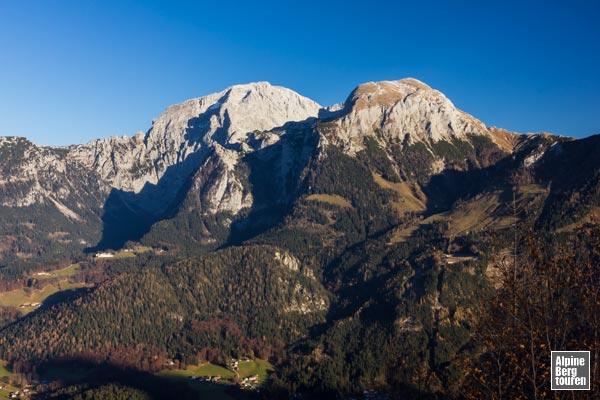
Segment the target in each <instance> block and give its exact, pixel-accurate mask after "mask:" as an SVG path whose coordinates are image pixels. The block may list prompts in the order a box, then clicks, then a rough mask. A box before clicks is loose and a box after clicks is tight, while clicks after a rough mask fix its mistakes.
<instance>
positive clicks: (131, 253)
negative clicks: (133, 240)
mask: <svg viewBox="0 0 600 400" xmlns="http://www.w3.org/2000/svg"><path fill="white" fill-rule="evenodd" d="M153 250H154V249H153V248H152V247H148V246H142V245H139V246H135V247H134V248H133V249H123V250H121V251H118V252H116V253H115V255H114V258H134V257H136V256H137V255H138V254H142V253H147V252H150V251H153Z"/></svg>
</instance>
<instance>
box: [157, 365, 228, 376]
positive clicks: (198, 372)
mask: <svg viewBox="0 0 600 400" xmlns="http://www.w3.org/2000/svg"><path fill="white" fill-rule="evenodd" d="M157 375H158V376H162V377H165V378H189V377H190V376H216V375H221V378H223V379H225V378H233V377H234V376H235V373H233V372H232V371H230V370H228V369H225V368H223V367H219V366H218V365H214V364H210V363H206V364H202V365H200V366H197V365H190V366H188V367H187V368H186V369H173V370H166V371H161V372H159V373H158V374H157Z"/></svg>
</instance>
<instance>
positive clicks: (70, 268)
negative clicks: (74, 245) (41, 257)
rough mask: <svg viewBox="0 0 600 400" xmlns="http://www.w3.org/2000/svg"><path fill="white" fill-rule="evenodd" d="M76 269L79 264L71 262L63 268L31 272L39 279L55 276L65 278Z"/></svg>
mask: <svg viewBox="0 0 600 400" xmlns="http://www.w3.org/2000/svg"><path fill="white" fill-rule="evenodd" d="M78 270H79V264H71V265H69V266H68V267H66V268H63V269H57V270H54V271H42V272H36V273H34V274H33V276H34V277H35V278H36V279H39V280H44V279H51V278H57V277H61V278H66V277H69V276H73V275H75V274H76V273H77V271H78Z"/></svg>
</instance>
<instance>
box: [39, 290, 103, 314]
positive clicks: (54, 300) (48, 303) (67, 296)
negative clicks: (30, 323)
mask: <svg viewBox="0 0 600 400" xmlns="http://www.w3.org/2000/svg"><path fill="white" fill-rule="evenodd" d="M91 290H92V288H85V287H84V288H78V289H69V290H63V291H60V292H56V293H54V294H52V295H50V296H48V297H47V298H46V300H44V302H43V303H42V305H41V306H40V307H39V308H38V309H37V310H36V311H35V312H36V313H37V312H41V311H43V310H46V309H48V308H50V307H52V306H54V305H56V304H59V303H66V302H71V301H73V300H75V299H77V298H79V297H82V296H84V295H86V294H87V293H89V292H90V291H91Z"/></svg>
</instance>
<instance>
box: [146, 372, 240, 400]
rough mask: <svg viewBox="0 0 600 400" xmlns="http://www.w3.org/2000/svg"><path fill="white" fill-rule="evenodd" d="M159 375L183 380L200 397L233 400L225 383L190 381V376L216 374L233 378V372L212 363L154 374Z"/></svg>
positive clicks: (225, 377)
mask: <svg viewBox="0 0 600 400" xmlns="http://www.w3.org/2000/svg"><path fill="white" fill-rule="evenodd" d="M156 375H158V376H160V377H163V378H167V379H173V380H178V381H185V382H186V383H187V384H188V385H190V386H191V387H192V388H194V390H196V391H197V392H198V393H199V395H200V396H199V397H200V398H207V399H217V400H233V397H231V396H230V395H228V394H227V393H226V390H227V383H226V382H222V383H213V382H200V381H192V380H190V379H189V378H190V377H191V376H216V375H221V378H222V379H227V378H233V377H234V376H235V373H233V372H232V371H230V370H228V369H225V368H223V367H219V366H218V365H214V364H210V363H207V364H202V365H199V366H197V365H190V366H188V367H187V368H186V369H174V370H165V371H161V372H159V373H158V374H156Z"/></svg>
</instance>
